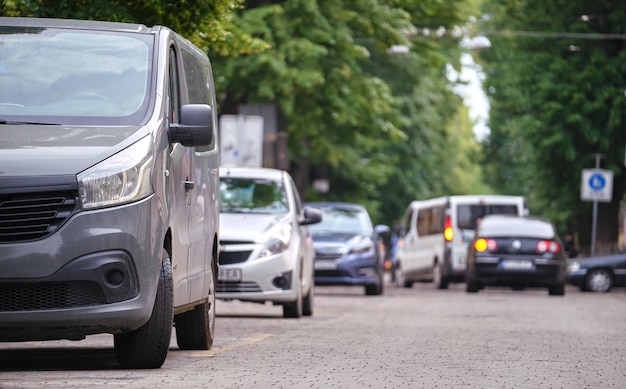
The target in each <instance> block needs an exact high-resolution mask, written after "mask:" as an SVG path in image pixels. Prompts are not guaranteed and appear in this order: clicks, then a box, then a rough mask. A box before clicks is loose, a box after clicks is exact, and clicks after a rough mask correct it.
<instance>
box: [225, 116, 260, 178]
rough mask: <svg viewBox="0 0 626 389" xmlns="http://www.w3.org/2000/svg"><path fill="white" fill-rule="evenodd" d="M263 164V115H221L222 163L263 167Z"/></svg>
mask: <svg viewBox="0 0 626 389" xmlns="http://www.w3.org/2000/svg"><path fill="white" fill-rule="evenodd" d="M262 164H263V117H262V116H252V115H222V116H220V165H221V166H248V167H261V166H262Z"/></svg>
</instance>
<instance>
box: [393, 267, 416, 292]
mask: <svg viewBox="0 0 626 389" xmlns="http://www.w3.org/2000/svg"><path fill="white" fill-rule="evenodd" d="M395 279H396V285H397V286H399V287H403V288H412V287H413V282H412V281H407V280H406V278H405V277H404V273H403V272H402V266H401V265H400V262H398V264H397V265H396V270H395Z"/></svg>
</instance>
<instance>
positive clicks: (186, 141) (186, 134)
mask: <svg viewBox="0 0 626 389" xmlns="http://www.w3.org/2000/svg"><path fill="white" fill-rule="evenodd" d="M212 125H213V113H212V111H211V106H209V105H207V104H186V105H183V106H182V107H181V109H180V123H172V124H170V130H169V134H170V141H171V142H172V143H180V144H182V145H183V146H185V147H190V146H208V145H210V144H211V142H212V141H213V131H212Z"/></svg>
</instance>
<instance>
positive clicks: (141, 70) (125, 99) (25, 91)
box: [0, 26, 154, 124]
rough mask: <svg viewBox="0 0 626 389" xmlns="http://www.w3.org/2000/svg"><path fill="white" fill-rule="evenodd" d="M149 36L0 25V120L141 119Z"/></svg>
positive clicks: (107, 121) (146, 86) (147, 74)
mask: <svg viewBox="0 0 626 389" xmlns="http://www.w3.org/2000/svg"><path fill="white" fill-rule="evenodd" d="M153 40H154V38H153V37H152V36H151V35H147V34H132V33H122V32H110V31H87V30H72V29H53V28H32V27H31V28H28V27H19V28H18V27H6V26H3V27H0V124H1V123H11V122H16V123H19V122H29V123H50V124H140V123H138V119H139V118H141V119H143V118H144V117H145V113H146V109H147V105H148V97H147V96H149V93H148V91H149V87H150V86H149V80H150V72H151V67H152V64H151V60H150V58H151V57H152V54H151V52H152V50H153V48H152V46H153Z"/></svg>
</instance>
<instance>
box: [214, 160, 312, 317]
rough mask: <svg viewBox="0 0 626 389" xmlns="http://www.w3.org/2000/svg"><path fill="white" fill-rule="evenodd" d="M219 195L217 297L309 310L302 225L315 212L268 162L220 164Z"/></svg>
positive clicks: (289, 311)
mask: <svg viewBox="0 0 626 389" xmlns="http://www.w3.org/2000/svg"><path fill="white" fill-rule="evenodd" d="M220 200H221V203H220V204H221V207H220V238H221V240H220V256H219V264H220V266H219V273H218V279H217V293H216V296H217V298H218V299H221V300H241V301H249V302H257V303H265V302H271V303H273V304H275V305H282V307H283V316H284V317H287V318H298V317H301V316H302V315H304V316H311V315H312V314H313V302H314V298H315V291H314V280H313V274H314V269H313V259H314V257H315V252H314V250H313V242H312V239H311V235H310V233H309V229H308V227H307V226H308V225H309V224H313V223H318V222H319V221H320V220H321V215H320V212H319V211H318V210H316V209H314V208H308V207H307V208H305V207H303V206H302V203H301V201H300V196H299V195H298V192H297V190H296V187H295V185H294V183H293V180H292V179H291V177H290V176H289V174H288V173H287V172H285V171H282V170H277V169H270V168H244V167H222V168H220Z"/></svg>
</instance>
